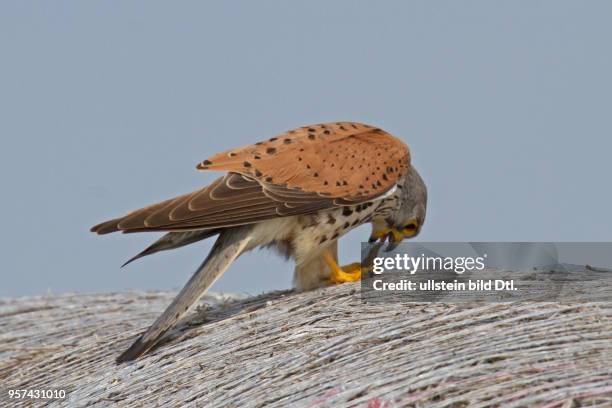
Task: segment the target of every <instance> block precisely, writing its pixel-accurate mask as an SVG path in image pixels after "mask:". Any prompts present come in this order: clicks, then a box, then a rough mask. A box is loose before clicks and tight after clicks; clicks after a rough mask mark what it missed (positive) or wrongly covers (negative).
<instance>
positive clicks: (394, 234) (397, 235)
mask: <svg viewBox="0 0 612 408" xmlns="http://www.w3.org/2000/svg"><path fill="white" fill-rule="evenodd" d="M403 239H404V234H402V233H401V232H399V231H398V230H396V229H395V228H392V229H391V230H390V231H389V233H388V234H387V241H389V244H388V245H387V247H386V248H385V252H391V251H393V250H394V249H395V248H397V246H398V245H399V244H400V242H402V241H403Z"/></svg>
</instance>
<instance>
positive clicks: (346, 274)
mask: <svg viewBox="0 0 612 408" xmlns="http://www.w3.org/2000/svg"><path fill="white" fill-rule="evenodd" d="M323 259H324V260H325V263H326V264H327V266H329V269H330V271H331V276H330V277H329V281H330V283H332V284H337V283H345V282H356V281H358V280H360V279H361V264H360V263H359V262H355V263H352V264H349V265H345V266H342V267H340V266H338V264H337V263H336V260H335V259H334V256H333V255H332V253H331V252H330V251H328V250H325V251H324V252H323Z"/></svg>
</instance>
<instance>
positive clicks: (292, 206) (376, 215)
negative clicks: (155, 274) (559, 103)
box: [91, 122, 427, 364]
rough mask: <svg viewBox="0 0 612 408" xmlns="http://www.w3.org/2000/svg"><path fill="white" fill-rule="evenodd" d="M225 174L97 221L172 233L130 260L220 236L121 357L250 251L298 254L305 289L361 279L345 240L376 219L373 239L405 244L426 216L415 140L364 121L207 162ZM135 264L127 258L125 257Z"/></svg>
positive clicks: (149, 344) (148, 343) (111, 228)
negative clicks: (347, 256) (341, 259)
mask: <svg viewBox="0 0 612 408" xmlns="http://www.w3.org/2000/svg"><path fill="white" fill-rule="evenodd" d="M196 168H197V169H198V170H201V171H220V172H224V173H225V174H224V175H222V176H221V177H219V178H217V179H216V180H214V181H213V182H212V183H211V184H209V185H207V186H205V187H203V188H201V189H199V190H197V191H194V192H191V193H188V194H184V195H181V196H178V197H175V198H171V199H168V200H165V201H162V202H160V203H157V204H153V205H149V206H147V207H144V208H141V209H138V210H135V211H132V212H130V213H128V214H127V215H125V216H122V217H119V218H114V219H111V220H109V221H106V222H103V223H101V224H98V225H96V226H94V227H92V228H91V231H92V232H94V233H96V234H100V235H101V234H108V233H111V232H118V231H120V232H123V233H136V232H154V231H157V232H159V231H161V232H165V233H166V234H165V235H163V236H162V237H161V238H159V239H158V240H157V241H155V242H154V243H153V244H152V245H151V246H149V247H148V248H146V249H145V250H144V251H142V252H141V253H139V254H137V255H136V256H134V257H133V258H131V259H130V260H128V262H126V264H128V263H130V262H132V261H134V260H136V259H139V258H142V257H144V256H147V255H151V254H154V253H156V252H160V251H165V250H170V249H174V248H179V247H182V246H184V245H188V244H192V243H194V242H197V241H200V240H203V239H206V238H209V237H213V236H216V237H217V239H216V241H215V243H214V245H213V247H212V249H211V250H210V252H209V254H208V255H207V257H206V259H205V260H204V261H203V263H202V264H201V265H200V266H199V267H198V268H197V270H196V271H195V273H194V274H193V276H192V277H191V278H190V279H189V281H188V282H187V284H186V285H185V286H184V287H183V289H182V290H181V291H180V292H179V293H178V295H177V296H176V297H175V299H174V300H173V301H172V302H171V304H170V305H169V306H168V307H167V309H166V310H165V311H164V312H163V313H162V314H161V315H160V316H159V317H158V318H157V319H156V320H155V321H154V323H153V324H152V325H151V326H150V327H149V329H148V330H146V331H145V332H144V333H143V334H142V335H141V336H139V337H138V338H137V339H136V341H135V342H134V343H133V344H132V345H131V347H129V348H128V349H127V350H126V351H125V352H123V353H122V354H121V355H120V356H119V357H117V359H116V362H117V363H118V364H119V363H123V362H127V361H131V360H134V359H136V358H138V357H140V356H142V355H143V354H145V353H147V352H148V351H149V350H150V349H152V348H153V347H154V346H156V345H157V344H158V343H159V341H160V339H161V338H162V337H163V336H164V334H166V333H167V332H168V331H169V330H170V329H171V328H172V327H173V326H174V325H175V324H176V323H177V321H178V320H179V319H181V318H182V317H183V316H184V315H185V314H186V313H188V312H189V310H190V309H191V308H192V306H193V305H194V304H196V303H197V302H198V300H199V299H200V298H201V297H202V295H203V294H204V293H205V292H206V291H207V290H208V289H209V288H210V287H211V286H212V285H213V283H214V282H215V281H216V280H217V279H218V278H219V277H220V276H221V275H222V274H223V273H224V272H225V271H226V269H227V268H228V267H229V266H230V265H231V264H232V263H233V262H234V261H235V260H236V258H238V257H239V256H240V255H241V254H243V253H245V252H247V251H250V250H252V249H254V248H256V247H264V248H272V249H273V250H276V251H277V252H278V253H279V254H280V255H282V256H285V257H286V258H288V259H293V260H294V262H295V265H296V266H295V269H294V286H295V288H296V290H309V289H314V288H318V287H323V286H327V285H333V284H340V283H345V282H355V281H358V280H360V279H361V266H360V263H352V264H348V265H345V266H339V265H338V263H337V255H336V253H335V251H337V246H336V245H337V241H338V239H339V238H340V237H342V236H343V235H345V234H346V233H348V232H349V231H351V230H352V229H354V228H356V227H358V226H360V225H363V224H367V223H369V224H371V226H372V232H371V235H370V237H369V242H378V243H381V242H386V241H388V243H389V245H397V243H399V242H401V241H402V240H403V239H405V238H413V237H415V236H416V235H418V233H419V232H420V230H421V228H422V226H423V223H424V221H425V215H426V208H427V188H426V186H425V183H424V181H423V179H422V178H421V176H420V175H419V173H418V172H417V170H416V169H415V167H414V166H413V165H412V164H411V155H410V150H409V148H408V146H407V145H406V144H405V143H404V142H403V141H402V140H400V139H399V138H397V137H395V136H393V135H391V134H390V133H387V132H386V131H384V130H382V129H381V128H379V127H376V126H372V125H368V124H364V123H358V122H333V123H323V124H316V125H308V126H303V127H299V128H296V129H293V130H289V131H287V132H285V133H282V134H280V135H277V136H275V137H272V138H269V139H267V140H264V141H261V142H257V143H255V144H251V145H248V146H244V147H241V148H236V149H231V150H227V151H224V152H221V153H218V154H215V155H213V156H211V157H208V158H207V159H205V160H203V161H201V162H200V163H198V164H197V166H196ZM124 265H125V264H124Z"/></svg>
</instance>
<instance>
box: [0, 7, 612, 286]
mask: <svg viewBox="0 0 612 408" xmlns="http://www.w3.org/2000/svg"><path fill="white" fill-rule="evenodd" d="M610 15H612V3H610V2H606V1H595V0H591V1H588V2H579V1H514V2H501V1H495V2H492V1H462V2H453V1H438V2H427V1H380V2H366V1H308V2H284V1H262V0H259V1H257V2H249V1H233V2H221V1H217V2H196V1H193V2H188V1H187V2H181V3H175V4H172V5H170V4H169V3H167V2H157V1H148V2H142V1H141V2H138V1H133V2H97V3H92V2H66V1H58V2H30V1H12V2H3V3H2V5H0V50H2V59H1V61H2V63H1V64H0V109H1V112H2V120H0V135H2V149H1V151H0V159H1V160H0V166H1V168H0V170H1V174H2V176H1V177H2V185H3V190H4V193H3V198H4V199H3V200H2V204H0V205H1V210H2V214H4V215H5V219H4V223H3V225H4V234H2V235H1V236H0V244H1V248H2V259H3V268H2V272H0V273H1V274H2V277H3V285H2V286H1V287H0V296H19V295H33V294H42V293H46V292H48V291H51V292H53V293H64V292H72V291H81V292H102V291H116V290H128V289H142V290H148V289H174V288H178V287H180V286H182V285H183V283H184V282H186V280H187V279H188V277H189V276H190V275H191V273H192V272H193V270H194V268H195V267H196V266H197V265H199V263H200V262H201V260H202V258H203V257H204V256H205V254H206V252H207V251H208V249H209V248H210V246H211V245H212V242H203V243H199V244H196V245H193V246H191V247H188V248H184V249H180V250H177V251H174V252H173V253H163V254H160V255H157V256H153V257H150V258H147V259H145V260H142V261H140V262H137V263H134V264H132V265H130V266H129V267H127V268H124V269H119V266H120V265H121V264H122V263H123V261H125V260H126V259H128V258H129V257H130V256H131V255H133V254H134V253H135V252H137V251H139V250H140V249H142V248H143V247H145V246H146V245H147V244H148V243H149V242H150V241H152V240H154V239H155V238H156V237H157V235H155V234H152V235H146V234H145V235H129V236H120V235H111V236H104V237H96V236H94V235H93V234H90V233H89V232H88V229H89V227H90V226H91V225H93V224H95V223H97V222H99V221H102V220H105V219H107V218H109V217H114V216H117V215H121V214H123V213H125V212H127V211H129V210H132V209H135V208H138V207H141V206H144V205H147V204H151V203H153V202H156V201H159V200H161V199H164V198H168V197H170V196H173V195H177V194H181V193H184V192H187V191H191V190H194V189H197V188H199V187H201V186H203V185H205V184H206V183H208V182H209V181H211V180H212V179H213V178H214V177H215V176H216V175H215V174H203V173H198V172H196V171H195V165H196V163H198V162H199V161H200V160H202V159H203V158H205V157H207V156H209V155H210V154H211V153H215V152H217V151H221V150H225V149H228V148H231V147H237V146H240V145H243V144H247V143H251V142H254V141H257V140H260V139H263V138H268V137H271V136H273V135H275V134H277V133H280V132H282V131H285V130H287V129H290V128H293V127H297V126H301V125H306V124H310V123H319V122H326V121H338V120H354V121H361V122H366V123H371V124H375V125H377V126H380V127H383V128H384V129H386V130H388V131H389V132H391V133H393V134H395V135H397V136H399V137H401V138H402V139H403V140H405V141H406V142H407V143H408V144H409V145H410V147H411V150H412V153H413V161H414V164H415V165H416V166H417V167H418V169H419V171H420V172H421V174H422V175H423V178H424V179H425V181H426V183H427V184H428V186H429V199H430V202H429V210H428V219H427V223H426V225H425V227H424V229H423V231H422V234H421V235H420V236H419V238H418V239H419V240H422V241H463V240H478V241H486V240H492V241H610V240H611V239H612V231H611V228H610V226H611V222H610V215H609V211H610V202H611V198H612V193H611V192H610V187H609V186H610V175H611V171H610V151H611V150H612V142H611V139H610V136H611V135H612V121H611V120H610V117H612V115H611V113H612V112H610V110H611V106H612V103H611V102H612V101H611V98H612V97H611V95H612V81H611V80H610V72H612V53H610V52H609V48H610V43H609V40H610V38H612V26H611V25H610V24H609V16H610ZM368 233H369V230H368V228H360V229H358V230H356V231H354V232H353V233H351V234H350V235H349V236H348V237H346V238H345V239H344V240H343V242H341V258H342V259H343V260H344V261H345V262H352V261H355V260H357V258H358V257H359V242H360V241H362V240H364V239H365V238H366V237H367V235H368ZM291 275H292V265H291V264H289V263H286V262H284V261H282V260H280V259H277V258H276V257H275V256H270V254H266V253H265V252H261V251H255V252H254V253H252V254H248V255H246V256H244V257H242V258H241V259H240V260H239V261H238V262H237V264H236V265H235V266H234V267H232V268H231V269H230V270H229V271H228V272H227V273H226V275H225V276H224V277H223V278H222V279H221V280H220V281H219V282H218V283H217V284H216V286H215V288H214V290H216V291H234V292H245V293H259V292H261V291H264V290H270V289H275V288H286V287H289V286H290V283H291Z"/></svg>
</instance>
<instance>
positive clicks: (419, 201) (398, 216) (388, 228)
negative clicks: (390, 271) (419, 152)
mask: <svg viewBox="0 0 612 408" xmlns="http://www.w3.org/2000/svg"><path fill="white" fill-rule="evenodd" d="M398 188H400V189H401V192H400V204H399V207H398V208H397V210H396V211H395V212H394V213H393V214H391V215H390V216H389V217H387V218H385V219H384V220H376V221H374V222H373V223H372V235H371V236H370V242H375V241H378V240H385V239H388V240H389V243H390V245H389V249H388V250H392V249H393V248H395V247H396V246H397V244H399V243H400V242H402V241H403V240H404V239H406V238H413V237H415V236H417V235H418V234H419V232H420V231H421V227H422V226H423V223H424V222H425V214H426V211H427V187H425V183H424V182H423V179H422V178H421V176H420V175H419V173H418V172H417V171H416V169H415V168H414V167H411V168H410V170H409V171H408V173H407V174H406V178H405V179H404V182H403V184H401V185H398Z"/></svg>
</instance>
